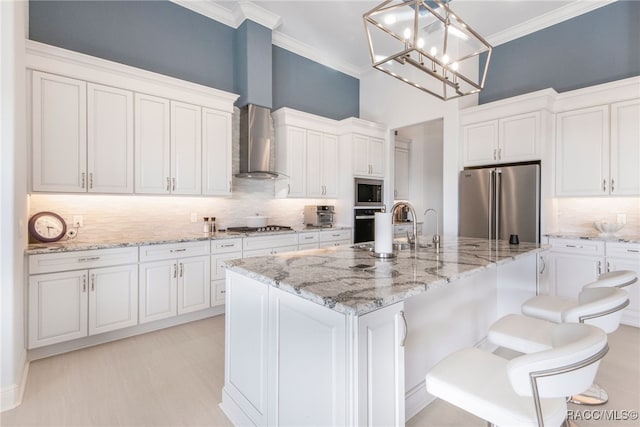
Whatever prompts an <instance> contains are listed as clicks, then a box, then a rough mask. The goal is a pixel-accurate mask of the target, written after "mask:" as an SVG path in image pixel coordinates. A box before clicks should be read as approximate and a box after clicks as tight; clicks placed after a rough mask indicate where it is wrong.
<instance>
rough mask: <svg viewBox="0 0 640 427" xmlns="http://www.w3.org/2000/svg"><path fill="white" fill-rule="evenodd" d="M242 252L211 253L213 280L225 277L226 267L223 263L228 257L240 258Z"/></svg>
mask: <svg viewBox="0 0 640 427" xmlns="http://www.w3.org/2000/svg"><path fill="white" fill-rule="evenodd" d="M240 258H242V252H230V253H226V254H215V255H211V280H220V279H224V272H225V269H224V267H223V266H222V263H223V262H224V261H225V260H228V259H240Z"/></svg>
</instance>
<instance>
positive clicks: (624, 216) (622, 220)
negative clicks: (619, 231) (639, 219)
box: [617, 213, 627, 224]
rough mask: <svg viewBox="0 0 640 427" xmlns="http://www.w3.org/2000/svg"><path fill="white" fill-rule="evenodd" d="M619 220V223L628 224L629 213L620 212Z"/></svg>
mask: <svg viewBox="0 0 640 427" xmlns="http://www.w3.org/2000/svg"><path fill="white" fill-rule="evenodd" d="M617 216H618V219H617V222H618V224H626V223H627V214H623V213H619V214H618V215H617Z"/></svg>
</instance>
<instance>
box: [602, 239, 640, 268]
mask: <svg viewBox="0 0 640 427" xmlns="http://www.w3.org/2000/svg"><path fill="white" fill-rule="evenodd" d="M606 246H607V258H609V257H615V258H626V259H629V260H632V261H636V262H637V263H639V264H640V243H612V242H607V245H606Z"/></svg>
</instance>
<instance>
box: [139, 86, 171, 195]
mask: <svg viewBox="0 0 640 427" xmlns="http://www.w3.org/2000/svg"><path fill="white" fill-rule="evenodd" d="M169 115H170V114H169V100H167V99H163V98H157V97H154V96H149V95H142V94H139V93H136V95H135V144H134V146H135V150H134V152H135V192H136V193H147V194H169V192H170V191H171V157H170V156H171V149H170V145H171V143H170V141H171V138H170V134H169V127H170V126H169V124H170V123H169Z"/></svg>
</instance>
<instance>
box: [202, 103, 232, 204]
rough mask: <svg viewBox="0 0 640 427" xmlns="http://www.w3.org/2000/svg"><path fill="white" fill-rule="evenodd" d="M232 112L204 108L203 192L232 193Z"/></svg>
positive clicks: (221, 194) (210, 194) (215, 193)
mask: <svg viewBox="0 0 640 427" xmlns="http://www.w3.org/2000/svg"><path fill="white" fill-rule="evenodd" d="M231 153H232V147H231V114H230V113H227V112H224V111H218V110H212V109H210V108H202V194H204V195H208V196H227V195H229V194H231V172H232V170H231V169H232V168H231V165H232V162H231Z"/></svg>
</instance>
